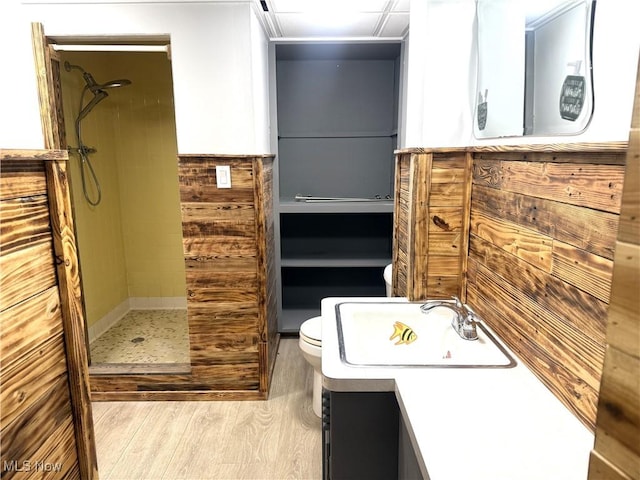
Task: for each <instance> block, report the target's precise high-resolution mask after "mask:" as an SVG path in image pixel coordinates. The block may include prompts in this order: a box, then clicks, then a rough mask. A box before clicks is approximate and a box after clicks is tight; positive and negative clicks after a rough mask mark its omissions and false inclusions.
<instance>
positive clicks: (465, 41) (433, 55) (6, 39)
mask: <svg viewBox="0 0 640 480" xmlns="http://www.w3.org/2000/svg"><path fill="white" fill-rule="evenodd" d="M638 18H640V1H638V0H599V1H598V5H597V9H596V20H595V34H594V52H593V69H594V88H595V109H594V116H593V119H592V121H591V123H590V125H589V127H588V128H587V130H586V131H585V132H584V133H582V134H580V135H572V136H563V137H531V136H529V137H525V139H523V138H522V137H511V138H502V139H493V140H477V139H475V138H474V136H473V129H472V126H473V123H472V119H473V105H474V102H475V95H476V92H475V81H476V80H475V78H476V71H475V69H476V67H475V62H476V54H475V49H476V43H475V42H476V41H475V32H476V23H475V1H474V0H411V23H410V31H411V39H410V45H409V48H408V58H407V61H408V75H407V89H406V116H405V120H406V122H405V124H404V127H405V132H404V135H403V137H404V139H405V141H404V142H403V145H402V146H403V147H437V146H467V145H476V144H479V145H486V144H509V143H511V144H517V143H553V142H607V141H626V140H627V139H628V134H629V124H630V120H631V110H632V103H633V94H634V87H635V78H636V68H637V65H638V48H639V45H640V29H639V28H638V27H637V19H638ZM33 21H39V22H42V23H43V25H44V29H45V33H46V34H47V35H52V36H80V35H100V34H108V35H141V34H153V35H157V34H168V35H170V38H171V44H172V65H173V67H172V68H173V80H174V94H175V108H176V128H177V135H178V150H179V152H180V153H268V152H269V150H270V148H268V146H269V145H270V143H269V130H270V126H269V107H268V94H267V93H268V78H269V75H268V67H267V64H268V62H267V43H268V41H267V39H266V37H265V35H264V33H263V32H262V29H261V28H260V25H259V22H257V21H256V19H255V18H254V14H253V12H252V9H251V6H250V3H249V2H248V1H237V2H228V3H214V4H208V3H204V2H203V3H180V4H176V3H138V4H127V3H121V4H97V3H96V4H89V5H82V4H60V5H54V4H51V5H36V4H24V5H22V4H21V3H20V0H1V1H0V38H1V39H2V40H3V44H4V45H5V50H4V52H5V56H4V61H3V63H2V72H1V74H0V108H1V109H2V115H0V146H2V147H3V148H42V147H43V139H42V132H41V126H40V115H39V108H38V99H37V87H36V75H35V70H34V66H33V53H32V47H31V29H30V22H33Z"/></svg>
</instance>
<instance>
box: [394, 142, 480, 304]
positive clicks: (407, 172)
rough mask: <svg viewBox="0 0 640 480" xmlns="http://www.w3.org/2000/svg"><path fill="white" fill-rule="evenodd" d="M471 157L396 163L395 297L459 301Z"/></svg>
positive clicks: (427, 156)
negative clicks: (453, 299)
mask: <svg viewBox="0 0 640 480" xmlns="http://www.w3.org/2000/svg"><path fill="white" fill-rule="evenodd" d="M469 184H470V156H469V155H468V154H467V153H466V152H465V151H464V150H453V151H450V152H441V151H435V150H433V151H427V150H418V151H415V152H414V151H406V152H403V151H400V152H398V154H397V157H396V193H395V210H394V216H395V218H394V235H393V237H394V238H393V265H394V269H393V290H394V295H400V296H406V297H407V298H409V299H410V300H421V299H427V298H449V297H451V296H452V295H458V296H462V295H463V292H464V284H465V282H464V278H463V272H464V268H465V265H466V260H465V257H466V246H467V238H468V229H469V220H468V205H467V197H468V192H469V188H470V186H469Z"/></svg>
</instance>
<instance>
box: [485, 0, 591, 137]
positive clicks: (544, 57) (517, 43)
mask: <svg viewBox="0 0 640 480" xmlns="http://www.w3.org/2000/svg"><path fill="white" fill-rule="evenodd" d="M595 3H596V2H595V0H593V1H592V0H521V1H513V0H477V20H478V39H477V44H478V78H477V95H476V112H475V122H474V134H475V136H476V137H477V138H492V137H507V136H521V135H545V136H546V135H571V134H577V133H580V132H582V131H583V130H584V129H585V128H586V127H587V125H588V124H589V121H590V120H591V114H592V113H593V86H592V76H591V74H592V71H591V35H592V34H591V32H592V28H593V13H594V11H595Z"/></svg>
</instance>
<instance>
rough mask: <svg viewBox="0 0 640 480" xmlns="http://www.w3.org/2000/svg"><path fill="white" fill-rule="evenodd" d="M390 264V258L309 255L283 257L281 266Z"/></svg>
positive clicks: (340, 266) (383, 265) (347, 266)
mask: <svg viewBox="0 0 640 480" xmlns="http://www.w3.org/2000/svg"><path fill="white" fill-rule="evenodd" d="M390 263H391V258H390V257H373V256H370V257H360V258H358V257H354V256H344V257H340V256H336V255H335V254H333V255H331V256H325V255H310V256H308V257H294V258H286V257H283V258H282V260H281V266H282V267H286V268H310V267H311V268H331V267H338V268H353V267H356V268H357V267H381V268H384V267H386V266H387V265H389V264H390Z"/></svg>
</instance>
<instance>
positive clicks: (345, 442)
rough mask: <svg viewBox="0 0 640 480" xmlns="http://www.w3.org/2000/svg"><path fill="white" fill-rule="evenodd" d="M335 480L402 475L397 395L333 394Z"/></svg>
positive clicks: (332, 463)
mask: <svg viewBox="0 0 640 480" xmlns="http://www.w3.org/2000/svg"><path fill="white" fill-rule="evenodd" d="M330 395H331V400H330V420H329V421H330V433H329V435H330V447H329V448H330V455H329V465H325V466H324V468H325V469H327V468H328V470H329V477H328V478H331V479H332V480H340V479H356V478H362V479H364V478H366V479H368V480H375V479H380V480H390V479H394V478H397V476H398V428H399V426H398V421H399V408H398V403H397V401H396V397H395V394H394V393H393V392H331V393H330ZM325 477H326V475H325Z"/></svg>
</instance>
